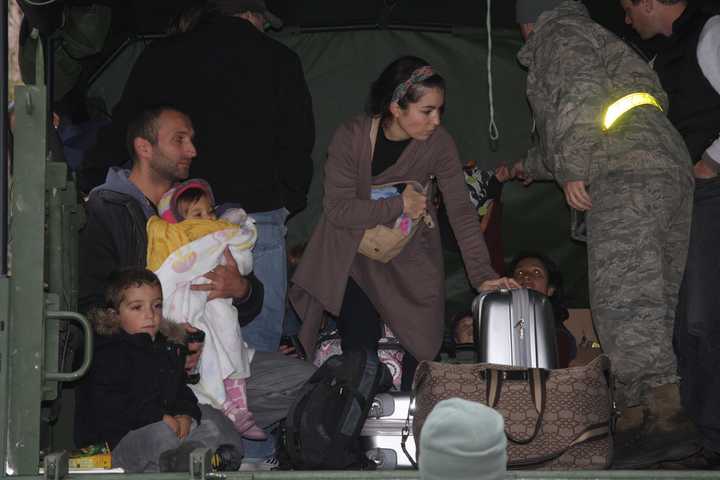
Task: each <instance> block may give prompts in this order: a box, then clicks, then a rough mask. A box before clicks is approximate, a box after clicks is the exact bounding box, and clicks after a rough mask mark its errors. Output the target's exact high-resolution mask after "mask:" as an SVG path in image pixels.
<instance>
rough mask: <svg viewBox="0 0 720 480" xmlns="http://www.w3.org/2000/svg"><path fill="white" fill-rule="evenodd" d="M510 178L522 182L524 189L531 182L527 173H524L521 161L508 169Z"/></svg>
mask: <svg viewBox="0 0 720 480" xmlns="http://www.w3.org/2000/svg"><path fill="white" fill-rule="evenodd" d="M510 178H516V179H518V180H521V181H522V184H523V185H525V186H526V187H527V186H528V185H530V184H531V183H532V181H533V179H532V178H530V176H528V174H527V172H526V171H525V166H524V165H523V161H522V160H518V161H517V162H515V163H514V164H513V166H512V168H511V169H510Z"/></svg>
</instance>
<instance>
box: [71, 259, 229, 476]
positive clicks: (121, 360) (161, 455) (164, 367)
mask: <svg viewBox="0 0 720 480" xmlns="http://www.w3.org/2000/svg"><path fill="white" fill-rule="evenodd" d="M105 301H106V304H105V306H104V307H103V308H98V309H95V310H93V312H92V313H91V315H90V319H91V322H92V323H93V328H94V330H95V348H94V354H93V364H92V367H91V368H90V371H89V372H88V375H87V377H86V378H85V379H83V381H82V382H81V383H80V385H79V387H78V393H77V408H76V419H77V420H76V428H75V439H76V442H77V443H78V445H81V446H86V445H89V444H93V443H105V442H106V443H107V444H108V445H109V446H110V448H111V449H112V457H113V461H112V463H113V467H121V468H123V469H125V471H126V472H132V473H135V472H153V471H168V470H172V467H170V468H168V466H170V465H177V464H182V463H187V462H183V460H182V459H180V458H174V457H180V456H183V455H187V454H188V453H189V451H188V452H186V451H185V450H188V449H190V448H199V447H208V448H211V449H213V450H215V449H217V448H218V447H219V446H220V445H222V444H226V445H228V446H231V447H230V448H239V445H240V438H239V435H238V434H236V433H234V432H230V434H229V435H228V434H227V433H228V432H225V434H222V433H221V430H220V429H218V427H217V426H216V425H215V423H214V422H213V421H212V420H208V419H206V420H202V421H201V413H200V408H199V407H198V403H197V398H195V395H194V394H193V392H192V390H190V388H189V387H188V386H187V385H186V384H185V369H184V366H185V350H184V347H183V346H182V344H183V343H184V337H185V332H184V330H183V329H182V327H179V326H177V325H174V324H171V323H169V322H166V321H164V320H163V318H162V302H163V299H162V288H161V287H160V281H159V280H158V278H157V277H156V276H155V274H154V273H152V272H151V271H149V270H146V269H144V268H131V269H126V270H122V271H119V272H115V273H114V274H113V275H112V276H111V280H110V284H109V286H108V288H107V292H106V295H105ZM191 442H192V443H191ZM183 445H187V446H186V447H185V448H180V447H181V446H183ZM234 445H237V446H238V447H235V446H234ZM236 453H237V457H238V459H239V458H241V457H240V455H239V452H237V450H236ZM239 466H240V465H239V463H238V464H237V465H236V466H235V469H237V468H238V467H239Z"/></svg>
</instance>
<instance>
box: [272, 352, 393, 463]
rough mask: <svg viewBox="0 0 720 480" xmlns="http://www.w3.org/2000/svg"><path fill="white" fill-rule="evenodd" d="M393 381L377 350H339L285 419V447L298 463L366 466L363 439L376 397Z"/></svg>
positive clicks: (300, 393) (309, 383)
mask: <svg viewBox="0 0 720 480" xmlns="http://www.w3.org/2000/svg"><path fill="white" fill-rule="evenodd" d="M391 386H392V375H391V374H390V371H389V370H388V368H387V367H386V366H385V365H384V364H383V363H381V362H380V361H379V359H378V356H377V352H372V351H366V350H358V351H350V352H345V353H343V354H342V355H335V356H332V357H330V358H328V359H327V361H326V362H325V363H324V364H323V365H322V366H321V367H320V368H318V370H317V371H316V372H315V373H314V374H313V376H312V377H310V379H309V380H308V381H307V383H306V384H305V385H304V386H303V388H302V389H301V390H300V392H299V393H298V396H297V398H296V399H295V401H294V402H293V404H292V406H291V407H290V410H289V412H288V416H287V418H286V420H285V432H284V433H285V434H284V444H285V445H284V447H285V450H286V454H287V457H288V458H287V459H288V461H289V463H290V466H291V467H292V468H294V469H299V470H302V469H314V470H319V469H331V470H339V469H344V468H350V467H352V468H366V467H368V464H369V463H370V462H368V461H367V459H366V458H365V455H364V452H363V451H362V448H361V447H360V444H359V437H360V430H361V429H362V426H363V424H364V423H365V419H366V418H367V415H368V411H369V410H370V405H371V404H372V400H373V398H374V396H375V394H377V393H382V392H386V391H388V390H389V389H390V387H391Z"/></svg>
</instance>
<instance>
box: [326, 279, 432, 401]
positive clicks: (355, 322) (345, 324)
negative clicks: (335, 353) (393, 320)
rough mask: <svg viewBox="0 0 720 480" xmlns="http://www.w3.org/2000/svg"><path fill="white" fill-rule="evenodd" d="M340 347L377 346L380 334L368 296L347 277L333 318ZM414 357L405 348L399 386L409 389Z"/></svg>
mask: <svg viewBox="0 0 720 480" xmlns="http://www.w3.org/2000/svg"><path fill="white" fill-rule="evenodd" d="M337 327H338V332H339V333H340V339H341V340H340V347H341V348H342V350H343V352H347V351H350V350H353V349H369V350H377V345H378V340H380V338H381V337H382V334H383V322H382V320H381V319H380V315H379V314H378V312H377V310H375V307H374V306H373V304H372V302H371V301H370V299H369V298H368V297H367V295H365V292H363V291H362V289H361V288H360V286H358V284H357V283H355V280H353V279H352V278H349V279H348V284H347V287H346V288H345V296H344V297H343V303H342V307H341V308H340V316H339V317H338V319H337ZM417 366H418V361H417V360H416V359H415V357H413V356H412V355H410V353H408V352H407V351H406V352H405V355H404V356H403V363H402V384H401V387H400V390H402V391H403V392H409V391H410V390H412V381H413V377H414V376H415V370H416V369H417Z"/></svg>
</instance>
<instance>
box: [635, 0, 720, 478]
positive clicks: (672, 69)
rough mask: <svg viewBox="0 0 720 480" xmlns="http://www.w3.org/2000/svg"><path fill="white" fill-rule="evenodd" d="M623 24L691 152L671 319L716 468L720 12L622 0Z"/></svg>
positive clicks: (672, 0) (689, 393) (686, 384)
mask: <svg viewBox="0 0 720 480" xmlns="http://www.w3.org/2000/svg"><path fill="white" fill-rule="evenodd" d="M621 3H622V6H623V9H624V10H625V22H626V23H627V24H629V25H631V26H632V27H633V28H634V29H635V30H636V31H637V33H638V34H639V35H640V37H641V38H642V39H643V40H647V42H646V43H645V44H644V45H643V47H645V48H646V49H647V50H648V51H650V52H651V54H652V56H653V61H652V64H653V68H654V69H655V71H656V72H657V74H658V77H660V82H661V83H662V85H663V88H665V90H666V91H667V92H668V96H669V99H670V110H669V112H668V117H669V118H670V121H671V122H672V123H673V125H675V127H677V129H678V131H679V132H680V134H681V135H682V136H683V138H684V140H685V143H686V144H687V147H688V150H689V151H690V154H691V156H692V160H693V163H694V165H695V166H694V169H693V170H694V173H695V196H694V208H693V216H692V227H691V232H690V246H689V252H688V260H687V267H686V270H685V276H684V279H683V283H682V288H681V291H680V302H679V305H678V312H677V317H676V322H675V338H674V346H675V353H676V355H677V358H678V369H679V371H680V375H681V378H682V381H681V383H680V393H681V395H682V400H683V406H684V408H685V410H686V411H687V413H688V415H689V416H690V417H691V418H692V419H693V421H694V422H695V423H696V424H697V426H698V428H699V430H700V433H701V434H702V437H703V447H704V451H703V457H704V459H705V460H706V461H707V462H708V463H709V464H710V465H714V466H720V414H718V409H717V406H718V403H720V377H718V375H717V372H716V365H717V364H718V363H720V350H719V349H718V343H719V342H720V322H718V312H720V296H718V295H717V291H716V290H717V285H718V284H720V269H718V265H720V242H719V241H718V239H720V177H718V170H720V140H719V139H718V133H720V73H719V72H720V65H719V64H720V15H717V13H720V9H718V7H717V6H715V7H713V8H714V12H713V10H712V9H711V8H707V7H709V5H710V3H709V2H708V4H707V5H702V3H698V2H687V1H685V0H622V2H621Z"/></svg>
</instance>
